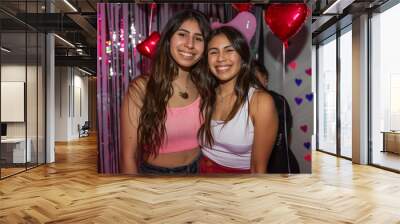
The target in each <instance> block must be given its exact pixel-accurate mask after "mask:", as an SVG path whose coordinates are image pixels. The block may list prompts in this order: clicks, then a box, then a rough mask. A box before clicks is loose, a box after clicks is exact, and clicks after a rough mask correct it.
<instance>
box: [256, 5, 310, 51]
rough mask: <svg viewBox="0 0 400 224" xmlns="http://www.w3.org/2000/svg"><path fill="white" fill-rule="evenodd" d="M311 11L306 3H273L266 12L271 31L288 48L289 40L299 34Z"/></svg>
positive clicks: (265, 17)
mask: <svg viewBox="0 0 400 224" xmlns="http://www.w3.org/2000/svg"><path fill="white" fill-rule="evenodd" d="M309 14H310V10H309V9H308V7H307V5H306V4H304V3H272V4H270V5H268V6H267V9H266V10H264V19H265V22H266V23H267V24H268V26H269V28H270V29H271V31H272V32H273V33H274V34H275V35H276V36H277V37H278V38H279V39H280V40H281V41H283V43H284V44H285V46H287V41H288V39H289V38H291V37H292V36H294V35H295V34H296V33H297V32H299V30H300V28H301V27H302V26H303V25H304V22H305V21H306V19H307V16H308V15H309Z"/></svg>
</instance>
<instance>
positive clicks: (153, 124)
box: [136, 9, 210, 162]
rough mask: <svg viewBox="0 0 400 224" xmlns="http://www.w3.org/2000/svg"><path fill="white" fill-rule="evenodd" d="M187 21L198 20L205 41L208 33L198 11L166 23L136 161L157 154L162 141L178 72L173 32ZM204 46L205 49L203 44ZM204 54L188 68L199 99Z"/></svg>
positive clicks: (202, 89)
mask: <svg viewBox="0 0 400 224" xmlns="http://www.w3.org/2000/svg"><path fill="white" fill-rule="evenodd" d="M187 20H195V21H197V23H198V24H199V27H200V30H201V32H202V35H203V38H204V40H205V39H207V37H208V34H209V32H210V25H209V22H208V20H207V19H206V17H205V16H204V15H203V14H202V13H201V12H199V11H196V10H191V9H187V10H184V11H181V12H179V13H177V14H176V15H175V16H174V17H173V18H171V19H170V20H169V21H168V23H167V24H166V25H165V28H164V29H163V32H162V33H161V38H160V41H159V43H158V46H157V53H156V57H155V59H154V64H153V67H152V70H151V73H150V76H149V78H148V83H147V87H146V93H145V96H144V101H143V106H142V109H141V113H140V118H139V126H138V150H137V153H138V155H137V156H136V158H137V162H141V161H146V160H147V159H148V158H149V156H157V155H158V153H159V148H160V146H161V145H162V144H163V143H164V138H165V136H166V128H165V121H166V119H167V118H166V114H167V105H168V100H169V99H170V98H171V97H172V95H173V87H172V81H173V80H174V79H175V78H176V77H177V75H178V71H179V65H178V64H177V63H176V62H175V60H174V59H173V58H172V55H171V52H170V41H171V37H172V35H173V34H174V33H175V32H176V31H177V30H178V29H179V27H180V26H181V25H182V23H184V22H185V21H187ZM204 47H205V49H206V44H205V45H204ZM204 52H205V50H204ZM204 56H205V53H203V55H202V56H201V59H200V60H199V61H198V62H197V63H196V64H195V65H194V66H193V67H192V69H191V71H190V78H191V80H192V81H193V83H194V84H195V85H196V88H197V90H198V92H199V94H200V97H202V98H203V97H207V96H206V95H207V89H206V87H207V85H206V84H205V82H204V81H203V78H204V76H202V75H200V72H201V69H200V68H201V67H204V66H205V64H206V59H205V57H204ZM199 118H200V114H199Z"/></svg>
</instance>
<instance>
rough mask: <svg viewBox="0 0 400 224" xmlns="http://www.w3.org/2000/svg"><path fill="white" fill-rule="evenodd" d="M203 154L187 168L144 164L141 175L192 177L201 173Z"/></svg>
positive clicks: (141, 166) (140, 168)
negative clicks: (200, 166) (191, 175)
mask: <svg viewBox="0 0 400 224" xmlns="http://www.w3.org/2000/svg"><path fill="white" fill-rule="evenodd" d="M200 157H201V154H200V155H199V156H198V157H197V158H196V159H194V160H193V161H192V162H191V163H190V164H188V165H186V166H177V167H173V168H168V167H161V166H155V165H151V164H148V163H146V162H142V163H141V164H140V167H139V170H140V173H141V174H150V175H190V174H198V173H199V170H200V169H199V165H200Z"/></svg>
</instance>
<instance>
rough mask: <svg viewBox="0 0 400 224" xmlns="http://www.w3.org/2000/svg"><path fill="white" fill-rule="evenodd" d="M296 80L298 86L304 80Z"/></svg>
mask: <svg viewBox="0 0 400 224" xmlns="http://www.w3.org/2000/svg"><path fill="white" fill-rule="evenodd" d="M294 82H295V83H296V85H297V86H300V85H301V83H302V82H303V80H301V79H295V80H294Z"/></svg>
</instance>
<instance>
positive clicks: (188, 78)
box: [120, 10, 210, 174]
mask: <svg viewBox="0 0 400 224" xmlns="http://www.w3.org/2000/svg"><path fill="white" fill-rule="evenodd" d="M209 31H210V27H209V22H208V20H207V19H206V17H205V16H204V15H203V14H202V13H200V12H198V11H195V10H184V11H181V12H179V13H177V14H176V15H175V16H174V17H173V18H171V19H170V20H169V21H168V23H167V24H166V26H165V28H164V29H163V32H162V33H161V39H160V41H159V44H158V47H157V53H156V57H155V59H154V61H153V62H154V66H153V68H152V71H151V74H150V75H149V76H141V77H138V78H136V79H135V80H133V81H132V83H131V84H130V86H129V90H128V92H127V94H126V96H125V98H124V101H123V104H122V112H121V158H120V171H121V172H122V173H125V174H137V173H145V174H190V173H197V172H198V161H199V158H200V153H201V152H200V149H199V142H198V139H197V132H198V129H199V128H200V125H201V121H202V119H201V113H200V105H201V98H202V97H206V95H207V94H208V90H207V89H206V85H205V84H204V83H205V81H203V80H202V79H203V78H204V76H200V67H202V66H204V64H205V59H204V55H203V54H204V49H205V46H206V42H205V39H206V38H207V36H208V33H209Z"/></svg>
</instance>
